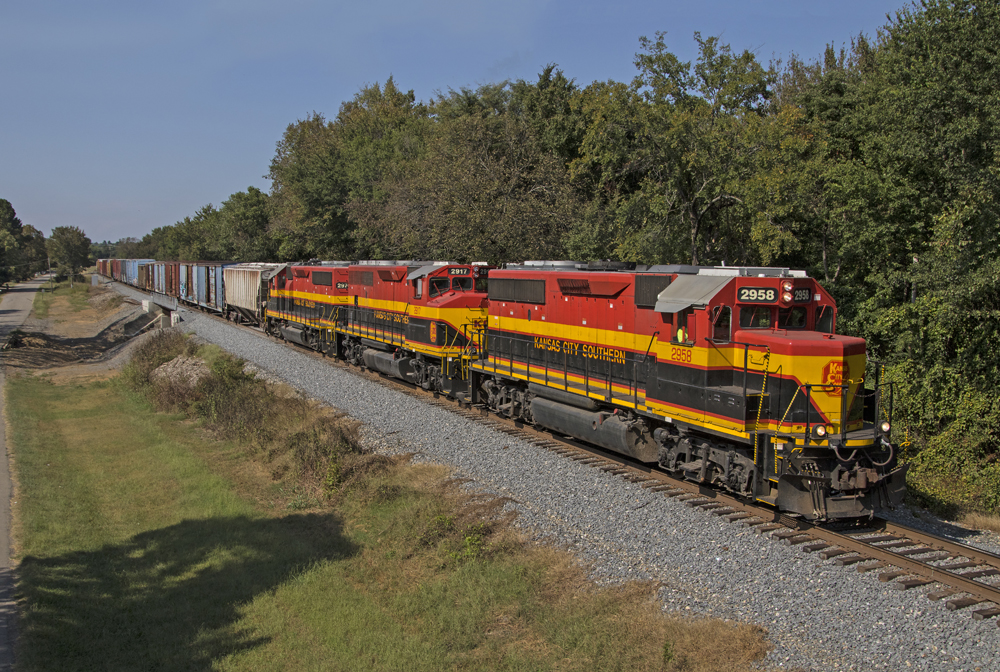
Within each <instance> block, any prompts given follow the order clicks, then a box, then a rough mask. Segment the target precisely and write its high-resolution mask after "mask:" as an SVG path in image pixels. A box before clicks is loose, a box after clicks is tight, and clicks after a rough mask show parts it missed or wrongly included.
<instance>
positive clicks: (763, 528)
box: [754, 523, 785, 534]
mask: <svg viewBox="0 0 1000 672" xmlns="http://www.w3.org/2000/svg"><path fill="white" fill-rule="evenodd" d="M783 527H785V526H784V525H779V524H778V523H766V524H764V525H758V526H757V528H756V529H755V530H754V532H756V533H757V534H767V533H768V532H771V531H772V530H780V529H782V528H783Z"/></svg>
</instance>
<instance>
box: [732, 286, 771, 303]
mask: <svg viewBox="0 0 1000 672" xmlns="http://www.w3.org/2000/svg"><path fill="white" fill-rule="evenodd" d="M736 300H737V301H739V302H740V303H774V302H775V301H777V300H778V290H777V289H775V288H774V287H740V289H739V292H738V293H737V295H736Z"/></svg>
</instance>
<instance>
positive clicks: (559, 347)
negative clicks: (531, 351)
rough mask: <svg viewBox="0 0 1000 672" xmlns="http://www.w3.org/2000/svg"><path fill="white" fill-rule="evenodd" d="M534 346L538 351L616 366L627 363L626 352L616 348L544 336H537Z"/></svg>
mask: <svg viewBox="0 0 1000 672" xmlns="http://www.w3.org/2000/svg"><path fill="white" fill-rule="evenodd" d="M534 345H535V349H536V350H550V351H552V352H565V353H566V354H567V355H581V356H583V357H586V358H588V359H596V360H599V361H602V362H612V363H614V364H624V363H625V351H624V350H616V349H615V348H605V347H603V346H599V345H590V344H589V343H573V342H572V341H562V340H559V339H557V338H545V337H544V336H535V339H534Z"/></svg>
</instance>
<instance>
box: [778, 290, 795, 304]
mask: <svg viewBox="0 0 1000 672" xmlns="http://www.w3.org/2000/svg"><path fill="white" fill-rule="evenodd" d="M781 300H782V301H784V302H785V303H791V302H792V293H791V292H785V293H784V294H782V295H781Z"/></svg>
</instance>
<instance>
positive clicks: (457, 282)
mask: <svg viewBox="0 0 1000 672" xmlns="http://www.w3.org/2000/svg"><path fill="white" fill-rule="evenodd" d="M451 288H452V289H453V290H455V291H456V292H467V291H469V290H470V289H472V278H452V279H451Z"/></svg>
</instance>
